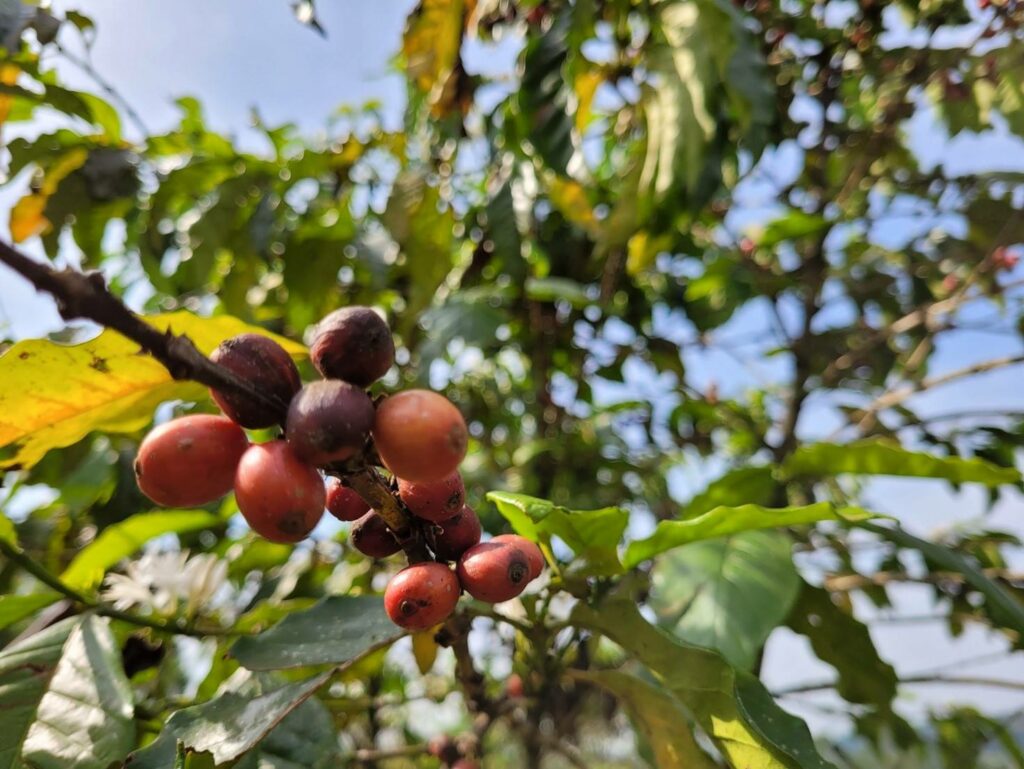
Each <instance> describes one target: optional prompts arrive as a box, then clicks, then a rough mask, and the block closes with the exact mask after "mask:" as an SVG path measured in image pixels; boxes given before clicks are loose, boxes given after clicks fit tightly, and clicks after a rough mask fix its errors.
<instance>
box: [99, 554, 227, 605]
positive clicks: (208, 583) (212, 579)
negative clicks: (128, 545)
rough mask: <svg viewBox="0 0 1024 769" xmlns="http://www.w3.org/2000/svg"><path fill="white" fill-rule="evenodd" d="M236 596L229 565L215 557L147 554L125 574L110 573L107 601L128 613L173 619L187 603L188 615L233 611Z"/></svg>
mask: <svg viewBox="0 0 1024 769" xmlns="http://www.w3.org/2000/svg"><path fill="white" fill-rule="evenodd" d="M232 594H233V591H232V589H231V585H230V583H229V582H228V566H227V563H226V562H224V561H222V560H221V559H219V558H217V556H215V555H197V556H195V557H193V558H189V554H188V551H180V552H174V551H172V552H162V553H146V554H145V555H143V556H142V557H141V558H139V559H138V560H135V561H129V562H128V564H127V565H126V566H125V574H108V575H107V578H106V581H105V586H104V590H103V592H102V594H101V597H102V598H103V600H105V601H108V602H110V603H112V604H113V606H114V608H115V609H119V610H121V611H124V610H126V609H129V608H132V607H138V608H141V609H148V610H150V611H151V612H153V613H155V614H160V615H162V616H172V615H175V614H177V613H178V609H179V606H181V605H182V604H184V613H185V615H186V616H189V617H191V616H195V615H196V614H213V613H215V612H216V611H217V610H218V609H230V605H229V604H230V597H231V595H232Z"/></svg>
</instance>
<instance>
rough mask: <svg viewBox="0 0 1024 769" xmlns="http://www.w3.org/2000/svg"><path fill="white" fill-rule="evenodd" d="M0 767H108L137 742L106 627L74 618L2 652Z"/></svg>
mask: <svg viewBox="0 0 1024 769" xmlns="http://www.w3.org/2000/svg"><path fill="white" fill-rule="evenodd" d="M0 710H2V711H3V713H4V728H3V729H0V768H2V769H15V768H20V767H22V766H32V767H38V769H107V768H108V767H109V766H110V765H112V764H116V763H119V762H120V761H121V760H122V759H123V758H124V757H125V756H126V755H127V754H128V751H130V750H131V748H132V746H133V745H134V742H135V725H134V723H133V721H132V712H133V705H132V692H131V687H130V685H129V683H128V679H127V678H126V677H125V674H124V671H123V670H122V668H121V655H120V652H119V650H118V648H117V645H116V643H115V641H114V637H113V635H112V634H111V632H110V628H109V627H108V625H107V621H106V620H104V619H101V618H98V617H85V618H84V619H83V618H81V617H72V618H70V619H66V620H64V621H62V622H59V623H57V624H56V625H52V626H50V627H48V628H46V629H45V630H42V631H40V632H39V633H36V634H34V635H31V636H29V637H28V638H25V639H24V640H22V641H19V642H18V643H16V644H14V645H12V646H9V647H7V648H6V649H4V650H3V651H2V652H0Z"/></svg>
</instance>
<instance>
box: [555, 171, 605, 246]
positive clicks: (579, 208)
mask: <svg viewBox="0 0 1024 769" xmlns="http://www.w3.org/2000/svg"><path fill="white" fill-rule="evenodd" d="M549 195H550V196H551V202H552V204H554V206H555V208H557V209H558V210H559V211H560V212H561V213H562V216H564V217H565V218H566V219H568V220H569V221H570V222H572V223H573V224H575V225H578V226H579V227H582V228H583V229H584V230H586V231H587V233H589V234H590V235H595V236H596V235H597V230H598V229H599V225H598V221H597V217H596V216H594V209H593V208H592V207H591V205H590V201H589V200H587V192H586V190H584V189H583V185H582V184H579V183H578V182H574V181H568V180H566V179H562V178H556V179H555V180H554V181H553V182H552V183H551V189H550V190H549Z"/></svg>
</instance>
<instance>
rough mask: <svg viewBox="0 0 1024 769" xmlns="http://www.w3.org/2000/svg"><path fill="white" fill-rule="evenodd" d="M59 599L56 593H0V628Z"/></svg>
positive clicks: (18, 620) (28, 615)
mask: <svg viewBox="0 0 1024 769" xmlns="http://www.w3.org/2000/svg"><path fill="white" fill-rule="evenodd" d="M59 599H60V596H59V595H58V594H57V593H32V594H31V595H0V629H3V628H5V627H7V626H8V625H13V624H14V623H15V622H20V621H21V620H23V619H25V618H26V617H30V616H31V615H33V614H35V613H36V612H37V611H39V610H40V609H42V608H45V607H47V606H49V605H50V604H52V603H54V602H55V601H58V600H59Z"/></svg>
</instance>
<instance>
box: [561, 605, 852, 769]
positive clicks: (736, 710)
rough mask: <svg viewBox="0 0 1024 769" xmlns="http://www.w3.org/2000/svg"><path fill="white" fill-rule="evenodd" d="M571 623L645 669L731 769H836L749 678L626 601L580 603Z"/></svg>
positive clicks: (804, 731)
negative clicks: (659, 625) (618, 648)
mask: <svg viewBox="0 0 1024 769" xmlns="http://www.w3.org/2000/svg"><path fill="white" fill-rule="evenodd" d="M572 620H573V623H574V624H576V625H578V626H581V627H585V628H589V629H590V630H593V631H596V632H599V633H602V634H604V635H606V636H607V637H608V638H610V639H611V640H612V641H614V642H615V643H617V644H619V646H621V647H622V648H623V649H625V650H626V651H627V652H628V653H629V654H631V655H632V656H634V657H635V658H636V659H637V660H638V661H639V662H640V663H642V664H643V665H645V666H646V667H647V668H648V669H649V670H650V671H651V672H652V673H653V674H654V675H655V677H656V678H657V679H658V680H659V682H660V683H661V685H662V686H663V687H664V688H665V689H666V690H668V691H669V692H671V693H672V694H673V696H675V697H676V699H678V700H679V701H680V702H681V703H682V704H683V706H684V707H686V708H687V710H689V711H690V712H691V713H692V714H693V716H694V719H695V720H696V722H697V723H698V724H699V725H700V727H701V728H702V729H703V730H704V731H705V732H706V733H707V735H708V736H709V737H710V738H711V739H712V740H713V741H714V742H715V744H716V746H717V747H718V749H719V750H721V751H722V753H723V754H724V755H725V756H726V758H727V759H728V761H729V763H730V765H731V766H736V767H757V768H758V769H834V767H832V765H831V764H829V763H828V762H826V761H825V760H824V759H822V758H821V756H819V755H818V752H817V750H816V749H815V747H814V742H813V740H812V739H811V735H810V733H809V732H808V730H807V726H806V725H805V724H804V723H803V722H802V721H801V720H800V719H798V718H795V717H794V716H791V715H789V714H788V713H786V712H785V711H784V710H782V709H781V708H780V707H779V706H778V705H776V704H775V702H774V701H773V700H772V698H771V696H770V695H769V694H768V692H767V690H765V688H764V686H762V685H761V683H760V681H758V680H757V679H756V678H754V676H752V675H750V674H749V673H743V672H739V671H735V670H733V669H732V668H731V667H730V666H729V665H728V663H726V662H725V660H723V659H722V658H721V657H720V656H719V655H718V654H717V653H715V652H713V651H711V650H708V649H702V648H700V647H697V646H692V645H690V644H687V643H684V642H683V641H679V640H676V639H674V638H672V637H671V636H670V635H668V634H667V633H666V632H664V631H663V630H660V629H658V628H656V627H653V626H652V625H650V624H649V623H648V622H647V621H646V620H645V619H644V618H643V617H642V616H641V615H640V611H639V609H638V607H637V606H636V604H635V602H634V601H633V600H632V599H631V598H628V597H620V598H616V599H613V600H611V601H607V602H605V603H603V604H601V605H600V606H599V607H597V608H591V607H589V606H586V605H585V604H578V605H577V607H576V608H575V609H574V611H573V615H572Z"/></svg>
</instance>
